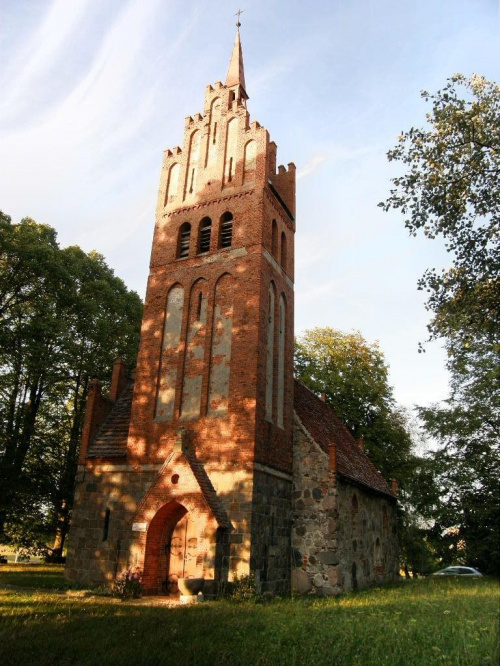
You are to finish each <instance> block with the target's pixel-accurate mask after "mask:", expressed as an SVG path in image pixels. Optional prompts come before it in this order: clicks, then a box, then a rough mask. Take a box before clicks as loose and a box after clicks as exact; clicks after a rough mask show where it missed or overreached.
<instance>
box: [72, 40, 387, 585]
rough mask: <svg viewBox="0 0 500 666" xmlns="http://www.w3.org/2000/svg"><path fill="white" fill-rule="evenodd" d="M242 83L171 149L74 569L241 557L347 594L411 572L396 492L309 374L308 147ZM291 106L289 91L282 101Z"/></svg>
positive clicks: (98, 579) (204, 563) (183, 570)
mask: <svg viewBox="0 0 500 666" xmlns="http://www.w3.org/2000/svg"><path fill="white" fill-rule="evenodd" d="M247 100H248V95H247V92H246V85H245V76H244V69H243V56H242V50H241V44H240V35H239V29H238V33H237V35H236V41H235V44H234V49H233V53H232V56H231V62H230V65H229V71H228V74H227V78H226V83H225V84H224V85H223V84H222V83H220V82H218V83H216V84H215V85H214V86H208V87H207V89H206V92H205V104H204V112H203V114H196V115H195V116H194V117H193V118H191V117H188V118H186V123H185V130H184V142H183V146H182V148H174V149H173V150H167V151H165V153H164V159H163V167H162V171H161V178H160V187H159V194H158V205H157V211H156V225H155V232H154V240H153V247H152V253H151V264H150V275H149V280H148V287H147V294H146V303H145V309H144V318H143V322H142V333H141V344H140V350H139V357H138V362H137V369H136V371H135V373H134V378H133V379H132V380H130V379H127V377H126V372H125V367H124V366H123V364H122V363H121V361H117V363H116V364H115V367H114V371H113V379H112V386H111V392H110V396H109V397H105V396H103V395H102V394H101V385H100V383H99V382H98V381H96V380H94V382H93V383H92V384H91V388H90V391H89V395H88V405H87V412H86V418H85V426H84V433H83V438H82V447H81V455H80V464H79V471H78V477H77V490H76V498H75V506H74V510H73V518H72V526H71V534H70V545H69V549H68V557H67V567H66V575H67V577H68V578H70V579H72V580H77V581H78V582H80V583H82V584H99V583H102V582H105V581H112V580H114V578H115V576H116V575H117V574H119V573H120V572H121V571H123V570H124V569H126V568H128V567H139V568H140V569H141V570H142V571H143V586H144V589H145V591H146V592H147V593H150V594H169V593H175V592H177V589H178V587H177V584H178V579H179V578H204V579H205V593H208V594H211V593H212V594H214V593H216V591H217V585H218V583H220V582H223V581H226V580H228V578H229V579H231V578H232V577H233V575H234V573H237V574H239V575H244V574H251V575H252V576H254V577H255V580H256V582H257V585H258V587H259V588H260V589H261V590H262V591H265V590H269V591H272V592H275V593H278V594H288V593H289V592H290V590H291V587H292V586H293V587H294V588H295V589H296V590H297V591H299V592H303V593H306V592H311V593H316V594H334V593H338V592H342V591H346V590H350V589H353V588H356V587H358V586H365V585H370V584H373V583H375V582H377V581H384V580H391V579H392V578H394V577H395V575H396V573H397V568H398V567H397V564H398V561H397V537H396V499H395V492H394V491H393V490H392V489H391V488H390V487H389V486H388V485H387V483H386V481H385V480H384V479H383V478H382V476H381V475H380V474H379V473H378V472H377V470H376V469H375V468H374V467H373V465H372V464H371V462H370V461H369V459H368V457H367V456H366V454H365V453H364V451H363V450H362V448H361V447H360V446H359V445H358V444H357V443H356V442H355V441H354V439H353V437H352V436H351V435H350V434H349V432H348V431H347V430H346V428H345V427H344V426H343V424H342V423H341V422H340V420H339V418H338V417H337V416H336V415H335V413H334V412H333V411H332V410H331V409H330V408H329V407H328V406H327V405H326V404H325V403H324V402H323V401H322V400H321V399H320V398H318V397H317V396H315V395H314V394H313V393H311V391H309V390H308V389H306V388H305V387H304V386H302V385H301V384H299V383H297V382H294V378H293V307H294V292H293V280H294V232H295V165H294V164H289V165H288V168H285V167H284V166H279V167H278V169H276V144H275V143H274V142H272V141H271V140H270V137H269V133H268V132H267V130H266V129H264V128H263V127H262V126H261V125H259V123H258V122H256V121H253V122H250V116H249V113H248V110H247ZM284 112H286V109H284Z"/></svg>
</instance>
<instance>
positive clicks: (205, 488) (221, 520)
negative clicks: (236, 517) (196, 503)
mask: <svg viewBox="0 0 500 666" xmlns="http://www.w3.org/2000/svg"><path fill="white" fill-rule="evenodd" d="M184 457H185V458H186V459H187V461H188V463H189V466H190V467H191V470H192V472H193V474H194V476H195V479H196V481H197V482H198V485H199V486H200V489H201V492H202V493H203V497H204V498H205V500H206V502H207V504H208V506H209V507H210V510H211V511H212V513H213V515H214V516H215V519H216V520H217V522H218V524H219V525H220V526H221V527H229V528H231V527H232V525H231V521H230V520H229V517H228V515H227V512H226V510H225V509H224V507H223V505H222V503H221V501H220V500H219V498H218V497H217V491H216V490H215V488H214V487H213V485H212V482H211V481H210V477H209V476H208V474H207V472H206V470H205V468H204V466H203V463H201V462H200V461H199V460H196V458H195V456H194V455H193V454H192V453H189V452H188V451H184Z"/></svg>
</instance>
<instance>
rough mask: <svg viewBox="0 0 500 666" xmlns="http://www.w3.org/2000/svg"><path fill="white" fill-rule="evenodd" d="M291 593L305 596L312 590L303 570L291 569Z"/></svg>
mask: <svg viewBox="0 0 500 666" xmlns="http://www.w3.org/2000/svg"><path fill="white" fill-rule="evenodd" d="M291 582H292V591H293V592H296V593H297V594H307V593H308V592H310V590H311V588H312V584H311V580H310V578H309V576H308V575H307V573H306V572H305V571H304V570H303V569H292V581H291Z"/></svg>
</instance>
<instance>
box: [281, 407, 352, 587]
mask: <svg viewBox="0 0 500 666" xmlns="http://www.w3.org/2000/svg"><path fill="white" fill-rule="evenodd" d="M292 517H293V528H292V559H293V562H292V590H293V591H294V592H297V593H299V594H307V593H311V594H317V595H330V594H337V593H339V592H341V591H342V580H341V575H340V566H339V565H340V556H339V548H338V541H337V530H338V510H337V488H336V479H335V474H334V473H333V472H332V471H331V470H330V469H329V460H328V456H327V455H326V454H325V452H324V451H323V450H322V449H321V448H320V447H319V446H318V444H316V442H314V441H313V440H312V439H311V438H310V437H309V435H308V433H307V432H306V431H305V430H304V429H303V428H302V426H301V424H300V422H299V421H298V419H296V422H295V428H294V463H293V492H292Z"/></svg>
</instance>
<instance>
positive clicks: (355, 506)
mask: <svg viewBox="0 0 500 666" xmlns="http://www.w3.org/2000/svg"><path fill="white" fill-rule="evenodd" d="M358 512H359V506H358V498H357V497H356V495H353V496H352V500H351V521H352V531H353V534H355V533H356V532H357V530H358Z"/></svg>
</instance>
